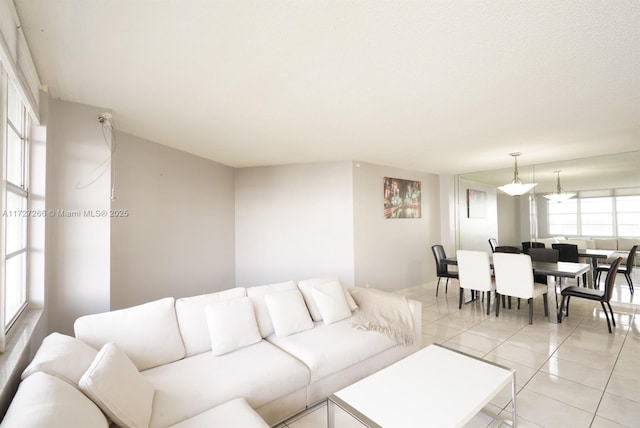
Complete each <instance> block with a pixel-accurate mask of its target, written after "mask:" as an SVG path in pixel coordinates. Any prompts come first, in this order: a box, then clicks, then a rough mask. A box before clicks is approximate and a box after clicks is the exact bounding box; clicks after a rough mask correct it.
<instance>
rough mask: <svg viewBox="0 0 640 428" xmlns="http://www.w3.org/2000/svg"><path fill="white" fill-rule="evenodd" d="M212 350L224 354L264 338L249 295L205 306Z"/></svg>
mask: <svg viewBox="0 0 640 428" xmlns="http://www.w3.org/2000/svg"><path fill="white" fill-rule="evenodd" d="M205 315H206V317H207V326H208V327H209V337H210V339H211V351H212V352H213V353H214V354H215V355H223V354H227V353H229V352H232V351H235V350H236V349H240V348H244V347H245V346H249V345H253V344H254V343H258V342H260V341H261V340H262V336H260V331H259V330H258V324H257V323H256V316H255V314H254V313H253V305H252V304H251V300H249V298H248V297H240V298H237V299H232V300H223V301H220V302H215V303H212V304H210V305H207V307H206V308H205Z"/></svg>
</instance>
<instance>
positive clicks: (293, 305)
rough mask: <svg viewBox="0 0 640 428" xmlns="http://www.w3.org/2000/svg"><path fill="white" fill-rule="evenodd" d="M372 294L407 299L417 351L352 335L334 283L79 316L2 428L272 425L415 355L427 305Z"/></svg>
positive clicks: (48, 349)
mask: <svg viewBox="0 0 640 428" xmlns="http://www.w3.org/2000/svg"><path fill="white" fill-rule="evenodd" d="M351 290H353V289H351ZM356 290H357V289H356ZM360 292H363V290H360ZM365 292H366V290H365ZM374 293H378V294H379V295H380V296H383V298H384V299H389V301H392V300H393V301H394V302H395V303H398V301H399V299H400V300H404V302H405V303H400V304H401V305H405V306H406V316H407V317H408V319H409V320H410V322H411V323H412V324H413V330H412V333H413V344H412V345H410V346H404V345H400V344H397V343H396V342H394V341H393V340H391V339H390V338H389V337H387V336H386V335H384V334H381V333H377V332H374V331H363V330H360V329H356V328H354V327H353V324H354V321H355V319H356V318H357V313H356V314H355V315H354V310H356V308H357V304H356V301H357V300H358V293H353V294H354V296H355V298H356V299H355V300H354V299H353V298H352V296H351V294H352V293H350V292H349V291H347V289H346V288H344V287H343V286H342V285H341V284H340V282H339V280H337V279H336V278H323V279H312V280H305V281H300V282H299V283H295V282H293V281H289V282H284V283H278V284H269V285H263V286H258V287H251V288H234V289H230V290H225V291H222V292H218V293H212V294H206V295H201V296H194V297H187V298H181V299H177V300H175V299H174V298H164V299H161V300H157V301H154V302H149V303H146V304H143V305H139V306H135V307H131V308H127V309H122V310H116V311H111V312H107V313H102V314H94V315H88V316H84V317H81V318H79V319H78V320H76V322H75V325H74V329H75V336H76V337H70V336H65V335H62V334H58V333H53V334H51V335H50V336H48V337H47V338H45V340H44V341H43V344H42V346H41V347H40V349H39V350H38V352H37V353H36V355H35V357H34V359H33V361H32V362H31V364H30V365H29V366H28V367H27V369H26V370H25V371H24V373H23V375H22V379H23V380H22V382H21V384H20V386H19V388H18V392H17V393H16V396H15V397H14V399H13V401H12V403H11V405H10V407H9V410H8V411H7V414H6V415H5V418H4V420H3V421H2V424H1V426H2V427H23V426H30V427H39V426H42V427H50V426H65V427H73V426H78V427H80V426H82V427H93V426H95V427H99V426H105V427H106V426H108V425H109V423H110V421H112V422H113V423H114V424H115V425H117V426H127V427H129V426H131V427H154V428H155V427H170V426H175V427H181V428H188V427H207V426H224V427H227V426H238V427H264V426H269V425H274V424H277V423H279V422H281V421H283V420H285V419H287V418H289V417H291V416H293V415H295V414H296V413H298V412H300V411H302V410H304V409H305V408H307V407H309V406H312V405H314V404H315V403H317V402H319V401H321V400H324V399H325V398H326V397H327V396H328V395H329V394H331V393H332V392H335V391H337V390H339V389H341V388H343V387H345V386H347V385H349V384H351V383H353V382H355V381H357V380H359V379H361V378H363V377H365V376H367V375H369V374H371V373H374V372H376V371H378V370H380V369H381V368H383V367H385V366H387V365H389V364H391V363H393V362H395V361H397V360H399V359H401V358H403V357H405V356H407V355H409V354H411V353H413V352H415V351H416V350H417V349H419V347H420V342H421V335H422V332H421V330H422V326H421V324H422V319H421V317H422V315H421V313H422V306H421V304H420V303H419V302H417V301H413V300H406V299H404V298H403V297H400V296H397V295H395V294H389V293H382V292H380V291H374Z"/></svg>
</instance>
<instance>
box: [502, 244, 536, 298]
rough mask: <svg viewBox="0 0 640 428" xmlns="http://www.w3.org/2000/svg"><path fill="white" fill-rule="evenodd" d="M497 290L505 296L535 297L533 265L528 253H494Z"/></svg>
mask: <svg viewBox="0 0 640 428" xmlns="http://www.w3.org/2000/svg"><path fill="white" fill-rule="evenodd" d="M493 271H494V272H495V275H496V291H497V292H498V293H500V294H503V295H505V296H513V297H521V298H524V299H528V298H530V297H533V267H532V266H531V257H529V256H528V255H527V254H510V253H498V252H496V253H495V254H494V255H493Z"/></svg>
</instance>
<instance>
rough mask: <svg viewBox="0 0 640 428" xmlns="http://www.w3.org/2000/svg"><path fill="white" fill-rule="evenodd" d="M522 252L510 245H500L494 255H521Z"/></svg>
mask: <svg viewBox="0 0 640 428" xmlns="http://www.w3.org/2000/svg"><path fill="white" fill-rule="evenodd" d="M521 252H522V251H521V250H520V248H518V247H511V246H509V245H498V246H497V247H496V250H495V251H494V253H512V254H520V253H521Z"/></svg>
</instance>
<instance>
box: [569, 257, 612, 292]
mask: <svg viewBox="0 0 640 428" xmlns="http://www.w3.org/2000/svg"><path fill="white" fill-rule="evenodd" d="M614 254H615V251H613V250H595V249H584V248H578V257H584V258H587V259H589V261H590V263H591V269H590V272H589V277H590V282H591V285H592V287H593V288H598V286H597V284H596V283H595V278H596V271H597V270H598V260H599V259H604V260H607V259H608V258H609V257H611V256H613V255H614Z"/></svg>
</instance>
